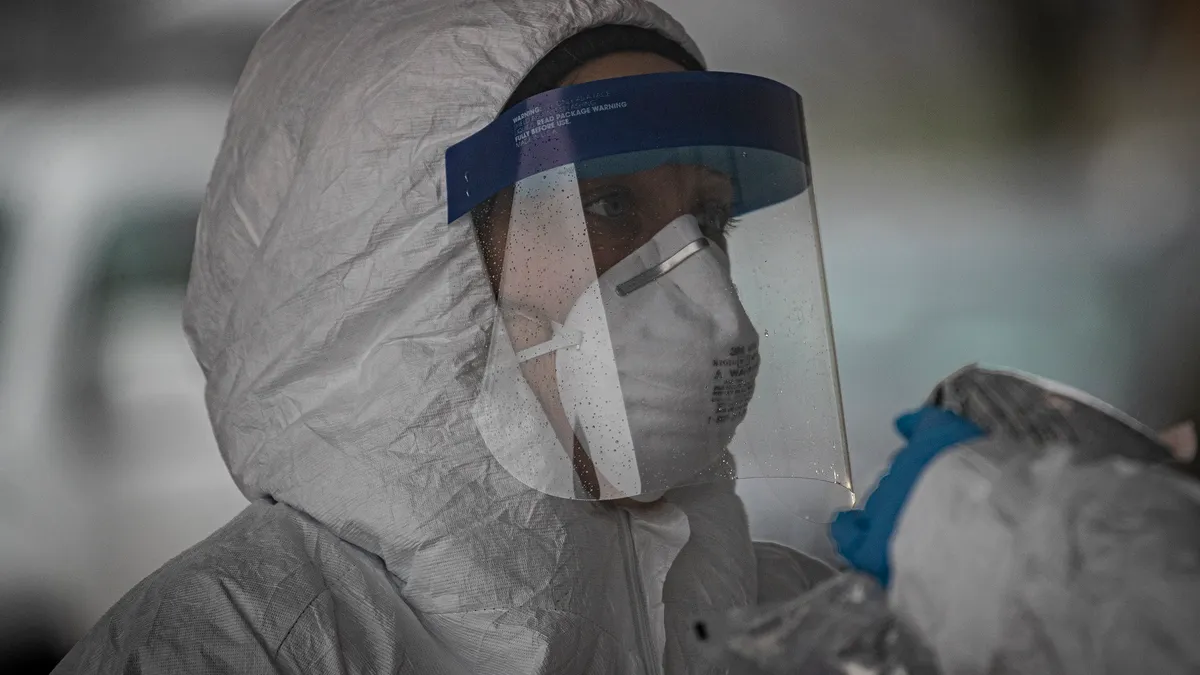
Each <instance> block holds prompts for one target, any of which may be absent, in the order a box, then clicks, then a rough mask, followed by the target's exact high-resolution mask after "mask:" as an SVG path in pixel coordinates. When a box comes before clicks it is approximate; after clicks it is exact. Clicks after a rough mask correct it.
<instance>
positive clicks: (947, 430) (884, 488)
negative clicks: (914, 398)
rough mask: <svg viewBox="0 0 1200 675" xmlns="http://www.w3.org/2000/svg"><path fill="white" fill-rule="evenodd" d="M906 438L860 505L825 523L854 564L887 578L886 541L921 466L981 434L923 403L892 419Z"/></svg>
mask: <svg viewBox="0 0 1200 675" xmlns="http://www.w3.org/2000/svg"><path fill="white" fill-rule="evenodd" d="M896 430H897V431H899V432H900V435H901V436H903V437H904V439H905V440H907V441H908V445H907V446H905V447H904V448H902V449H901V450H900V451H899V452H898V453H896V456H895V457H894V458H893V459H892V465H891V466H890V467H889V468H888V471H887V473H885V474H884V475H883V477H882V478H880V479H879V483H878V484H877V485H876V486H875V489H874V490H873V491H872V492H871V494H870V496H869V497H867V501H866V504H865V505H864V506H863V508H862V509H855V510H851V511H842V512H841V513H839V514H838V515H837V518H835V519H834V521H833V524H832V525H830V526H829V532H830V535H831V536H832V537H833V541H834V544H836V545H837V549H838V553H840V554H841V555H842V557H843V558H845V559H846V561H847V562H849V563H850V565H851V566H853V567H854V568H856V569H858V570H860V571H862V572H866V573H867V574H870V575H872V576H874V577H875V578H877V579H879V581H880V583H882V584H883V585H884V586H887V584H888V577H889V572H890V565H889V558H888V547H889V543H890V542H891V539H892V531H893V530H895V529H896V521H897V520H898V519H899V518H900V512H901V510H903V508H904V502H905V501H907V500H908V495H909V493H910V492H912V488H913V485H915V484H916V482H917V478H918V477H919V476H920V475H921V472H922V471H924V470H925V467H926V466H928V465H929V463H930V462H932V461H933V459H934V458H935V457H937V456H938V455H939V454H941V453H942V452H943V451H944V450H946V449H947V448H950V447H952V446H955V445H958V444H959V443H962V442H964V441H969V440H971V439H974V438H978V437H980V436H983V435H984V434H983V430H982V429H980V428H979V427H977V426H975V424H974V423H972V422H970V421H968V420H966V419H964V418H962V417H959V416H958V415H955V414H954V413H952V412H950V411H948V410H942V409H941V408H933V407H925V408H921V409H920V410H917V411H916V412H912V413H908V414H907V415H903V416H901V417H900V418H898V419H897V420H896Z"/></svg>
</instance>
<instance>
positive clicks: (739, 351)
mask: <svg viewBox="0 0 1200 675" xmlns="http://www.w3.org/2000/svg"><path fill="white" fill-rule="evenodd" d="M712 364H713V376H712V399H711V400H712V403H713V413H712V415H709V417H708V423H709V424H730V423H732V424H737V423H738V422H741V421H742V420H743V419H745V418H746V410H747V409H748V408H749V407H750V399H751V398H752V397H753V396H754V380H755V377H756V376H757V375H758V364H759V356H758V344H757V343H751V344H748V345H738V346H735V347H733V348H731V349H730V350H729V355H728V356H727V357H725V358H723V359H713V362H712Z"/></svg>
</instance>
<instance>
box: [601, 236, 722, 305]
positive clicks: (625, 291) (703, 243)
mask: <svg viewBox="0 0 1200 675" xmlns="http://www.w3.org/2000/svg"><path fill="white" fill-rule="evenodd" d="M709 246H711V242H709V240H708V237H700V238H699V239H696V240H694V241H691V242H689V243H687V244H685V245H684V246H683V248H681V249H679V250H678V251H676V252H675V253H674V254H673V255H671V257H669V258H667V259H666V260H664V261H662V262H660V263H658V264H657V265H655V266H654V267H651V268H649V269H647V270H645V271H644V272H641V273H639V274H637V275H636V276H634V277H633V278H631V279H629V280H628V281H623V282H621V283H620V284H617V295H618V296H620V297H622V298H623V297H625V296H627V295H629V294H630V293H633V292H634V291H636V290H638V289H639V288H642V287H643V286H648V285H650V284H652V283H654V281H655V280H656V279H659V278H661V277H663V276H666V275H667V274H668V273H669V272H670V271H671V270H673V269H675V268H676V267H679V266H680V265H682V264H683V261H685V260H687V259H688V258H690V257H692V256H694V255H696V254H697V253H699V252H700V251H703V250H704V249H706V248H708V247H709Z"/></svg>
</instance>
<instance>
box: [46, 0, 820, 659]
mask: <svg viewBox="0 0 1200 675" xmlns="http://www.w3.org/2000/svg"><path fill="white" fill-rule="evenodd" d="M603 24H625V25H633V26H641V27H645V28H650V29H653V30H656V31H659V32H660V33H662V34H664V35H666V36H668V37H670V38H672V39H674V40H676V41H678V42H679V43H680V44H682V45H684V46H685V47H686V48H687V49H689V50H691V51H692V52H693V53H695V54H696V55H697V56H699V54H698V52H697V50H696V48H695V45H694V44H693V43H692V41H691V40H690V39H689V38H688V37H687V35H686V34H685V33H684V31H683V29H682V28H681V27H680V26H679V25H678V24H677V23H676V22H675V21H673V20H672V19H671V18H670V17H669V16H667V15H666V14H665V13H664V12H662V11H661V10H659V9H658V8H657V7H654V6H653V5H651V4H649V3H646V2H642V1H641V0H478V1H464V0H386V1H384V0H302V1H301V2H300V3H299V4H298V5H296V6H295V7H293V8H292V10H290V11H289V12H288V13H287V14H286V15H285V16H284V17H282V18H281V19H280V20H279V21H278V22H276V23H275V25H274V26H273V27H272V28H271V29H269V30H268V31H267V32H266V34H265V35H264V36H263V37H262V39H261V40H260V42H259V44H258V46H257V47H256V49H255V50H254V53H253V55H252V57H251V59H250V61H249V64H248V65H247V67H246V70H245V73H244V74H243V76H242V79H241V82H240V83H239V85H238V88H237V92H236V95H235V100H234V103H233V108H232V113H231V116H230V119H229V123H228V127H227V131H226V137H225V140H224V143H223V145H222V148H221V151H220V154H219V156H218V159H217V163H216V167H215V170H214V172H213V175H212V179H211V183H210V185H209V191H208V195H207V198H206V201H205V203H204V206H203V210H202V213H201V218H200V223H199V231H198V235H197V242H196V251H195V257H194V262H193V268H192V277H191V282H190V285H189V288H188V297H187V305H186V308H185V328H186V331H187V333H188V336H189V338H190V340H191V343H192V345H193V349H194V350H195V352H196V356H197V358H198V360H199V362H200V364H201V366H202V368H203V370H204V372H205V374H206V376H207V380H208V387H207V401H208V408H209V412H210V415H211V418H212V422H213V427H214V429H215V432H216V435H217V439H218V442H219V445H220V448H221V452H222V455H223V457H224V459H225V462H226V464H227V465H228V466H229V469H230V472H231V474H232V475H233V477H234V479H235V480H236V481H237V484H238V485H239V487H240V488H241V489H242V491H243V492H244V493H245V494H246V496H247V497H248V498H250V499H251V504H250V506H249V507H248V508H247V509H246V510H245V511H244V512H243V513H242V514H241V515H239V516H238V517H237V518H235V519H234V520H233V521H232V522H230V523H229V524H228V525H227V526H225V527H224V528H222V529H221V530H219V531H218V532H216V533H215V534H213V535H212V536H211V537H209V538H208V539H207V540H205V541H204V542H202V543H200V544H199V545H197V546H195V547H194V548H192V549H190V550H188V551H186V552H185V553H183V554H182V555H180V556H179V557H177V558H175V559H174V560H172V561H171V562H170V563H168V564H167V565H166V566H164V567H163V568H162V569H161V570H159V571H158V572H156V573H155V574H153V575H151V576H150V577H149V578H147V579H146V580H145V581H143V582H142V583H140V584H139V585H138V586H137V587H135V588H134V589H133V590H132V591H130V592H129V593H128V594H127V595H126V596H125V597H124V598H123V599H122V600H121V601H120V602H119V603H118V604H117V605H116V606H114V607H113V608H112V610H111V611H109V612H108V614H106V615H105V616H104V618H103V619H102V620H101V621H100V622H99V624H98V625H97V626H96V627H95V628H94V629H93V630H92V631H91V632H90V633H89V634H88V635H87V637H85V639H84V640H83V641H82V642H81V643H79V644H78V645H77V646H76V647H75V649H74V650H73V651H72V652H71V653H70V654H69V656H68V657H67V658H66V660H65V661H64V662H63V663H62V664H61V665H60V666H59V668H58V670H57V671H56V672H58V673H63V674H66V673H118V672H119V673H131V674H135V673H145V674H150V673H154V674H158V673H162V674H164V675H166V674H172V675H174V674H176V673H207V674H217V673H400V674H405V673H414V674H416V673H420V674H421V675H436V674H438V673H464V674H465V673H469V674H471V675H479V674H484V673H497V674H504V675H512V674H514V673H553V674H555V675H565V674H570V673H614V674H619V673H643V672H648V673H654V672H666V673H707V672H719V671H713V670H711V669H710V667H709V666H707V665H705V664H704V662H703V659H702V658H701V657H700V656H699V655H698V654H697V653H695V650H694V648H693V647H692V646H691V642H690V640H689V639H688V637H687V631H688V626H689V618H690V617H691V616H693V615H694V614H695V613H697V612H705V611H709V610H717V609H722V608H729V607H733V606H739V605H748V604H753V603H755V602H756V601H757V600H758V599H759V596H760V595H769V596H772V597H777V598H781V597H787V596H788V595H789V594H790V595H795V594H798V593H799V592H800V591H801V590H802V588H803V587H805V586H806V585H807V582H806V578H807V577H808V576H810V575H812V574H816V573H817V572H818V570H819V565H812V564H811V563H812V561H810V560H806V559H805V558H803V557H802V556H796V555H793V554H791V553H790V552H789V551H787V550H785V549H782V547H775V546H767V545H753V544H752V543H751V540H750V536H749V533H748V530H747V525H746V519H745V516H744V511H743V507H742V504H741V502H740V500H739V499H738V498H737V497H736V496H735V494H734V492H733V486H732V484H730V483H724V484H714V485H707V486H700V487H691V488H684V489H677V490H674V491H671V492H669V493H668V494H667V496H666V498H665V499H664V501H665V504H660V505H658V506H656V507H651V508H648V509H646V510H644V511H640V512H630V511H627V510H624V509H622V508H618V507H614V506H612V505H611V504H608V503H590V502H577V501H570V500H564V499H560V498H555V497H549V496H546V495H543V494H541V493H539V492H537V491H535V490H532V489H530V488H528V487H526V486H525V485H523V484H521V483H520V482H518V481H517V480H515V479H514V478H512V477H511V476H510V475H509V474H508V473H506V472H505V470H504V469H502V468H501V467H500V466H499V464H498V463H497V462H496V460H495V459H494V458H493V457H492V456H491V455H490V453H489V452H488V450H487V448H486V447H485V445H484V444H483V442H482V441H481V438H480V434H479V431H478V429H477V427H476V423H475V421H474V419H473V418H472V416H471V414H470V409H471V404H472V401H473V398H474V396H475V393H476V391H477V389H478V385H479V382H480V376H481V374H482V372H483V366H484V361H485V358H486V354H487V346H488V339H489V335H490V333H491V327H492V322H493V320H494V318H495V316H496V314H495V300H494V295H493V291H492V288H491V286H490V285H489V281H488V276H487V274H486V272H485V269H484V265H483V260H482V257H481V255H480V251H479V248H478V244H477V242H476V237H475V232H474V231H473V229H472V228H471V227H469V226H464V225H462V224H461V222H460V223H458V224H456V225H455V226H451V225H450V224H448V223H447V222H446V203H445V189H444V181H445V179H444V162H443V155H444V153H445V150H446V148H447V147H448V146H450V145H451V144H453V143H455V142H457V141H459V140H462V139H463V138H466V137H467V136H469V135H470V134H472V133H474V132H475V131H477V130H479V129H480V128H482V127H483V126H484V125H486V124H487V123H489V122H490V121H491V120H492V119H493V118H494V116H495V115H496V114H497V112H498V111H499V110H500V107H501V106H502V104H503V102H504V101H505V100H506V99H507V97H508V96H509V95H510V93H511V91H512V90H513V88H514V87H515V86H516V84H517V83H518V82H519V81H520V80H521V79H522V78H523V77H524V76H525V74H526V73H527V72H528V71H529V70H530V68H532V67H533V66H534V65H535V64H536V63H537V62H538V60H539V59H540V58H541V57H542V56H543V55H545V54H546V53H547V52H548V51H549V50H550V49H552V48H553V47H554V46H555V45H556V44H558V43H559V42H561V41H562V40H564V39H566V38H567V37H570V36H571V35H573V34H575V33H578V32H580V31H582V30H584V29H587V28H589V27H593V26H597V25H603ZM760 567H761V568H763V571H762V574H761V575H760V573H759V569H760ZM760 576H761V578H762V580H763V583H762V584H760V583H759V580H760ZM767 585H770V586H773V588H771V589H767V588H766V586H767Z"/></svg>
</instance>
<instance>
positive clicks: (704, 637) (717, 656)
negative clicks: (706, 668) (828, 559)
mask: <svg viewBox="0 0 1200 675" xmlns="http://www.w3.org/2000/svg"><path fill="white" fill-rule="evenodd" d="M693 632H694V636H693V637H694V639H695V640H697V641H699V642H700V643H701V645H702V646H703V648H704V651H706V652H707V654H708V656H709V658H710V659H711V660H712V661H713V662H714V663H715V664H719V665H720V666H722V667H724V668H727V669H728V672H730V673H732V674H734V675H794V674H799V673H803V674H804V675H835V674H838V675H843V674H844V675H936V674H937V673H938V669H937V666H936V665H935V664H936V661H935V659H934V656H933V654H932V652H931V651H930V650H929V648H928V647H927V646H926V645H925V644H924V642H923V641H922V640H921V639H920V637H918V635H917V634H916V632H915V631H913V630H912V628H911V627H909V626H908V625H907V624H906V623H905V622H904V621H903V620H902V619H900V618H898V617H897V616H896V615H895V614H893V613H892V611H891V610H890V609H889V608H888V604H887V594H886V592H885V591H884V590H883V589H882V588H881V587H880V586H879V584H878V582H876V581H875V580H874V579H873V578H871V577H869V576H866V575H863V574H859V573H856V572H850V573H845V574H840V575H838V576H835V577H832V578H830V579H828V580H826V581H825V582H824V583H822V584H820V585H819V586H817V587H816V588H814V589H813V590H812V591H810V592H808V593H807V594H805V595H803V596H800V597H799V598H796V599H794V600H790V601H788V602H782V603H776V604H771V605H762V606H759V607H753V608H745V609H738V610H734V611H732V612H729V613H724V614H716V615H710V616H706V617H702V618H700V619H699V620H697V621H696V623H695V624H694V626H693Z"/></svg>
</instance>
